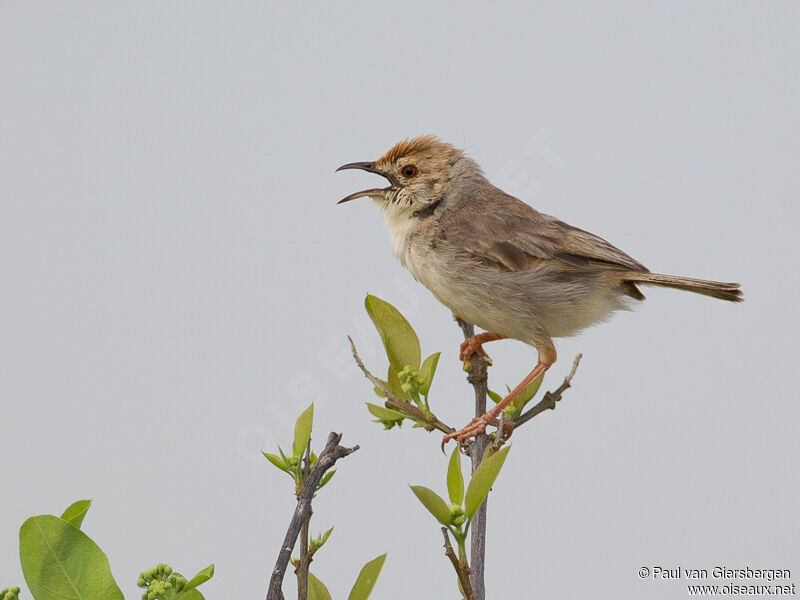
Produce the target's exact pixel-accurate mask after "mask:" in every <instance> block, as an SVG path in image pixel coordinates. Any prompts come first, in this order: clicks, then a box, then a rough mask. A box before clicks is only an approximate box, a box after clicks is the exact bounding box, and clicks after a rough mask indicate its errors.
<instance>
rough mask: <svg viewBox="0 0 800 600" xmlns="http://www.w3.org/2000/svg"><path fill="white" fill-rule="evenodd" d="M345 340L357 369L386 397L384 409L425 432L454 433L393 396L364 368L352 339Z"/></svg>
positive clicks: (437, 420)
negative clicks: (399, 414) (405, 417)
mask: <svg viewBox="0 0 800 600" xmlns="http://www.w3.org/2000/svg"><path fill="white" fill-rule="evenodd" d="M347 339H348V340H350V349H351V350H352V352H353V358H354V359H355V361H356V364H357V365H358V368H359V369H361V371H362V372H363V373H364V376H365V377H366V378H367V379H369V381H370V382H371V383H372V385H374V386H375V387H376V388H378V389H379V390H380V391H381V392H383V393H384V395H385V396H386V402H385V405H386V408H391V409H394V410H397V411H400V412H402V413H406V414H407V415H409V416H411V417H413V418H414V419H415V420H416V421H417V422H418V423H420V424H421V425H422V426H423V427H424V428H425V429H426V430H427V431H433V430H434V429H438V430H439V431H441V432H442V433H452V432H453V431H455V429H453V428H452V427H450V426H448V425H445V424H444V423H442V422H441V421H440V420H439V419H438V418H436V415H434V414H433V413H430V414H429V415H426V414H425V413H424V412H422V411H421V410H420V409H419V408H418V407H416V406H414V405H413V404H411V403H410V402H408V401H407V400H403V399H402V398H398V397H397V396H396V395H394V394H393V393H392V392H391V391H390V390H389V388H387V387H386V386H385V385H384V383H383V382H382V381H381V380H380V379H378V378H377V377H375V376H374V375H373V374H372V373H370V372H369V370H368V369H367V367H365V366H364V362H363V361H362V360H361V357H359V356H358V352H357V351H356V345H355V343H354V342H353V338H351V337H350V336H349V335H348V336H347Z"/></svg>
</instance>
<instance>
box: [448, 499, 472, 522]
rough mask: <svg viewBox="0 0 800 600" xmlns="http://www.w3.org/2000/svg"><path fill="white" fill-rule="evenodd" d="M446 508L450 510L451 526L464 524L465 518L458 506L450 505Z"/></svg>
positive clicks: (462, 510)
mask: <svg viewBox="0 0 800 600" xmlns="http://www.w3.org/2000/svg"><path fill="white" fill-rule="evenodd" d="M448 508H449V509H450V523H451V524H453V525H463V524H464V523H465V522H466V520H467V516H466V515H465V514H464V509H463V508H461V507H460V506H459V505H458V504H451V505H450V506H449V507H448Z"/></svg>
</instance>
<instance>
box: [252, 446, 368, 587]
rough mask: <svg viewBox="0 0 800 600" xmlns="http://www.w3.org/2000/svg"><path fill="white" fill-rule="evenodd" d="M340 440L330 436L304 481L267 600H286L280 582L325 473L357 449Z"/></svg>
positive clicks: (276, 564)
mask: <svg viewBox="0 0 800 600" xmlns="http://www.w3.org/2000/svg"><path fill="white" fill-rule="evenodd" d="M341 440H342V434H341V433H333V432H331V433H330V434H329V435H328V443H327V444H325V449H324V450H323V451H322V453H321V454H320V455H319V458H318V459H317V462H315V463H314V466H313V468H312V469H311V472H310V473H309V474H308V477H306V479H305V481H304V482H303V489H302V490H301V492H300V495H299V497H298V499H297V506H296V507H295V509H294V514H293V515H292V520H291V522H290V523H289V529H288V530H287V531H286V536H285V537H284V538H283V544H281V549H280V552H279V553H278V559H277V560H276V561H275V567H274V568H273V570H272V576H271V577H270V580H269V589H268V590H267V600H282V599H283V592H282V591H281V585H282V584H283V577H284V575H285V574H286V567H287V566H288V564H289V559H290V558H291V555H292V548H294V545H295V543H296V542H297V536H298V535H299V534H300V529H301V528H302V527H303V523H304V522H306V520H307V519H308V516H309V514H310V513H311V499H312V498H313V497H314V493H315V492H316V491H317V486H318V485H319V482H320V480H321V479H322V476H323V475H325V473H326V472H327V471H328V470H329V469H330V468H331V467H333V465H334V464H336V461H337V460H339V459H340V458H344V457H345V456H349V455H350V454H352V453H353V452H355V451H356V450H358V446H353V447H352V448H345V447H344V446H340V445H339V442H340V441H341Z"/></svg>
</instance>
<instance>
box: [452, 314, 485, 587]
mask: <svg viewBox="0 0 800 600" xmlns="http://www.w3.org/2000/svg"><path fill="white" fill-rule="evenodd" d="M456 321H457V322H458V325H459V327H461V331H462V332H463V333H464V339H469V338H471V337H472V336H473V335H475V326H474V325H472V324H471V323H467V322H466V321H462V320H461V319H458V318H457V319H456ZM467 381H469V382H470V383H471V384H472V387H473V388H474V389H475V416H476V417H480V416H481V415H482V414H484V413H485V412H486V396H487V395H488V390H489V372H488V369H487V365H486V361H485V360H484V359H483V357H481V356H480V355H478V354H473V355H472V356H471V357H470V360H469V370H468V372H467ZM488 443H489V438H488V437H487V435H486V433H481V434H479V435H477V436H475V440H474V441H473V442H472V444H471V445H470V448H469V454H470V458H471V459H472V472H473V473H475V469H477V468H478V465H480V464H481V460H483V455H484V453H485V452H486V446H487V445H488ZM487 502H488V498H487V500H484V501H483V504H481V506H480V508H478V510H477V511H476V512H475V514H474V515H473V517H472V523H471V525H470V532H471V534H470V535H471V537H470V565H471V566H472V568H471V576H470V580H471V582H472V589H473V591H474V595H475V600H485V598H486V584H485V582H484V570H485V565H486V510H487Z"/></svg>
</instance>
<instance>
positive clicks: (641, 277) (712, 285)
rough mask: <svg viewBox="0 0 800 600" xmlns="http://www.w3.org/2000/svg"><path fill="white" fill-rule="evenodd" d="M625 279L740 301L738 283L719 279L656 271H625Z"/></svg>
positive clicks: (742, 298)
mask: <svg viewBox="0 0 800 600" xmlns="http://www.w3.org/2000/svg"><path fill="white" fill-rule="evenodd" d="M625 281H629V282H632V283H642V284H645V285H656V286H659V287H668V288H673V289H676V290H686V291H687V292H694V293H695V294H703V295H704V296H711V297H712V298H719V299H720V300H728V301H729V302H742V301H743V300H744V296H742V290H741V289H740V286H739V284H738V283H722V282H720V281H707V280H705V279H692V278H691V277H678V276H676V275H660V274H658V273H636V272H634V273H626V274H625Z"/></svg>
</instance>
